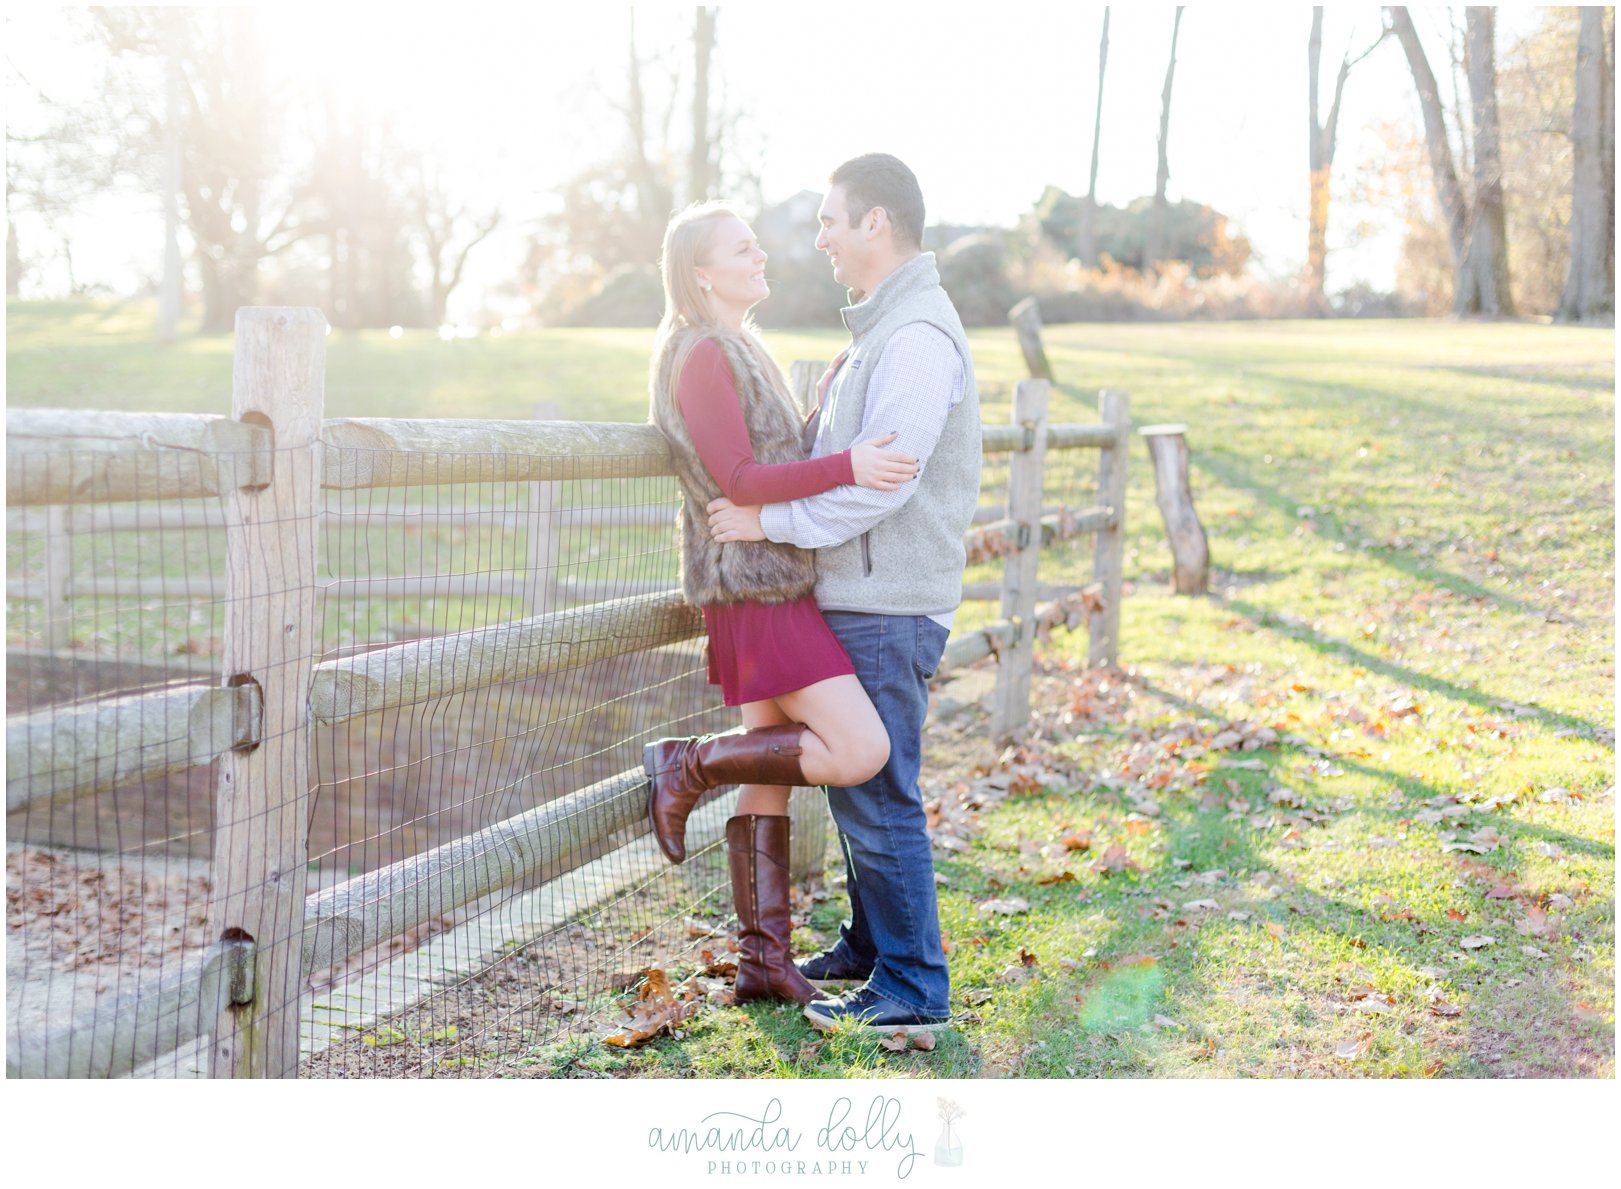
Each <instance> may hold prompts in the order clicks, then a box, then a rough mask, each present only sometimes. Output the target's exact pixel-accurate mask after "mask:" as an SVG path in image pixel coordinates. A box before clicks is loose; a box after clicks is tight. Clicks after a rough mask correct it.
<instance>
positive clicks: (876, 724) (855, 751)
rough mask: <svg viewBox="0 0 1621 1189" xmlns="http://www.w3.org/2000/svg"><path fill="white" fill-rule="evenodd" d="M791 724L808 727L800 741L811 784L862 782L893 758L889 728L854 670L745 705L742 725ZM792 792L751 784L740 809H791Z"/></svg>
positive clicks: (801, 763)
mask: <svg viewBox="0 0 1621 1189" xmlns="http://www.w3.org/2000/svg"><path fill="white" fill-rule="evenodd" d="M787 723H802V724H804V726H805V728H806V730H805V733H804V734H803V735H802V736H800V740H799V746H800V747H802V748H803V749H804V754H803V755H801V756H800V757H799V767H800V770H801V771H803V772H804V773H805V779H806V780H807V781H809V782H810V783H811V784H831V785H835V786H839V787H849V786H851V785H857V784H861V783H862V782H863V781H866V780H869V779H871V778H872V776H873V775H875V774H876V773H877V772H878V770H879V769H881V768H882V767H883V766H884V764H885V762H886V761H888V759H889V732H888V731H886V730H885V729H884V724H883V721H882V720H881V719H879V717H878V712H877V711H876V710H874V709H873V708H872V700H871V699H869V698H868V697H867V691H866V690H864V689H862V688H861V682H859V681H857V680H856V678H855V677H854V676H853V675H852V674H848V673H846V674H841V675H840V676H838V677H829V678H828V679H827V680H826V681H818V682H817V683H816V684H815V685H807V686H806V687H805V688H804V689H796V690H794V691H793V693H789V694H783V695H782V696H780V697H777V698H773V699H769V700H767V701H763V702H746V703H744V705H743V725H744V726H745V727H747V728H748V729H749V730H751V731H752V730H754V729H756V728H758V727H775V726H782V725H784V724H787ZM791 791H792V790H790V789H789V788H788V787H787V786H786V785H775V784H746V785H744V786H743V787H742V789H741V790H740V791H739V793H738V797H737V812H738V813H739V814H744V813H758V814H761V815H770V814H782V813H787V812H788V794H789V793H790V792H791Z"/></svg>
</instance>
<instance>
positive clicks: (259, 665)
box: [209, 307, 327, 1078]
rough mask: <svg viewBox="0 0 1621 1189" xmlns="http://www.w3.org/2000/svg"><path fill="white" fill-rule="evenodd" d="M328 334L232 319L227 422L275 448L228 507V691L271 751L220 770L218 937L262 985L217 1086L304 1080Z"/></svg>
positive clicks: (299, 321) (230, 756) (317, 314)
mask: <svg viewBox="0 0 1621 1189" xmlns="http://www.w3.org/2000/svg"><path fill="white" fill-rule="evenodd" d="M326 330H327V326H326V319H325V318H324V317H323V316H322V315H321V311H320V310H315V309H295V308H286V307H284V308H268V307H262V308H245V309H240V310H238V311H237V314H236V359H235V362H234V364H233V368H232V375H231V414H232V416H233V417H235V418H236V419H237V420H238V421H249V422H254V423H257V424H260V425H268V426H269V427H270V428H271V431H272V433H273V435H274V437H273V441H274V449H273V456H272V462H271V473H270V478H269V482H268V483H266V484H265V485H263V486H259V487H251V488H241V489H238V490H236V491H233V492H231V493H230V494H229V495H227V496H226V497H225V500H224V503H225V516H226V546H225V564H226V587H225V589H226V610H225V656H224V663H225V675H226V676H225V680H226V684H227V685H248V684H256V685H258V687H259V690H260V694H261V699H262V707H263V709H262V713H263V716H264V717H263V723H262V724H261V729H260V731H259V733H258V738H259V739H261V740H263V742H261V743H260V744H259V745H258V746H257V747H254V748H252V749H251V750H241V751H229V752H226V753H225V754H224V755H223V756H222V757H221V758H220V765H219V786H218V789H217V792H216V800H215V819H214V820H215V825H214V867H213V891H212V895H211V898H210V903H209V927H210V931H211V932H212V934H213V938H214V939H215V940H217V941H222V942H227V941H251V942H252V943H253V962H252V970H253V977H252V980H251V988H252V989H251V993H249V995H248V997H247V998H246V1000H243V999H241V998H235V997H233V1002H232V1003H230V1004H229V1005H228V1006H226V1007H225V1008H224V1010H223V1011H221V1013H220V1015H219V1017H218V1019H217V1020H216V1021H215V1024H214V1029H213V1039H212V1043H211V1048H210V1054H209V1072H210V1075H211V1076H213V1077H217V1078H231V1077H292V1076H295V1075H296V1073H297V1070H298V1043H299V1017H300V1007H301V1003H302V999H303V992H304V977H303V974H302V971H301V968H300V951H301V948H302V943H303V936H304V898H305V894H306V891H307V888H306V887H305V882H306V881H305V873H306V869H307V865H308V858H309V856H308V849H309V848H308V839H307V824H306V823H307V819H308V801H309V780H310V769H309V714H308V701H309V692H310V674H311V670H312V669H313V667H314V663H315V650H316V648H317V645H318V641H319V639H320V624H319V623H318V621H317V620H316V614H315V611H316V599H315V572H316V570H315V565H316V525H317V522H318V516H319V512H320V506H321V505H320V496H321V443H320V434H321V414H322V401H323V389H324V385H325V370H326Z"/></svg>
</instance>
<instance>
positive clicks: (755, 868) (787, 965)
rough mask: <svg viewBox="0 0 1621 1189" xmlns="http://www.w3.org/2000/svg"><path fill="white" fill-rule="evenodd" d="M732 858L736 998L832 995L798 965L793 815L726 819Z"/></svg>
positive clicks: (807, 999) (800, 998) (806, 999)
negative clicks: (792, 902) (791, 890)
mask: <svg viewBox="0 0 1621 1189" xmlns="http://www.w3.org/2000/svg"><path fill="white" fill-rule="evenodd" d="M726 857H727V860H728V862H729V863H730V865H731V869H732V898H733V900H735V901H736V903H737V921H738V927H737V944H738V947H739V948H740V950H741V951H742V952H741V953H740V954H738V959H737V981H736V982H735V984H734V990H735V994H736V1001H737V1002H738V1003H752V1002H755V1001H757V1000H761V999H786V1000H792V1001H793V1002H795V1003H802V1004H803V1003H809V1002H811V1001H812V1000H813V999H822V998H826V996H825V995H823V993H822V992H821V991H818V990H817V989H816V988H815V987H813V986H812V985H811V984H810V983H809V982H807V981H806V980H805V976H804V975H802V974H800V973H799V971H798V970H797V969H796V968H795V966H794V955H793V946H792V945H791V944H790V942H789V935H790V934H791V933H792V932H793V918H792V916H791V915H790V911H789V909H790V906H789V898H788V884H789V879H788V819H787V818H786V817H781V816H771V817H768V816H764V815H759V814H753V813H745V814H740V815H739V816H737V817H734V818H732V819H731V820H730V821H728V822H727V823H726Z"/></svg>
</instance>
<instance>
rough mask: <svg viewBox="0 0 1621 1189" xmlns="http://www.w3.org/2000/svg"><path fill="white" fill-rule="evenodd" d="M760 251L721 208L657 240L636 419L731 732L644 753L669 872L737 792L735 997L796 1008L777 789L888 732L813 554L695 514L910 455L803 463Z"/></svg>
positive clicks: (854, 455) (797, 984)
mask: <svg viewBox="0 0 1621 1189" xmlns="http://www.w3.org/2000/svg"><path fill="white" fill-rule="evenodd" d="M765 262H766V254H765V253H764V252H763V251H761V250H760V245H759V242H758V241H757V240H756V239H755V238H754V234H753V232H751V231H750V230H749V228H748V225H747V224H746V223H744V222H743V220H742V219H740V218H739V217H738V216H737V215H736V214H735V213H734V212H733V211H732V210H731V209H730V208H729V207H727V206H725V205H724V204H721V203H702V204H698V205H694V206H691V207H688V208H687V209H686V210H684V211H681V212H680V213H679V214H677V215H676V216H675V217H674V218H673V219H671V220H670V225H669V227H667V228H666V229H665V233H664V251H663V255H662V258H661V260H660V268H661V270H662V272H663V275H664V317H663V319H662V320H661V321H660V323H659V330H658V336H657V339H656V340H655V344H654V349H653V361H652V367H651V377H650V385H649V387H650V396H651V404H652V420H653V423H654V424H655V425H657V426H658V427H659V429H660V430H662V431H663V433H664V436H665V437H666V438H668V439H669V441H670V447H671V452H672V454H673V455H674V458H675V463H676V471H677V474H678V476H679V478H680V482H681V494H682V507H681V512H680V516H679V532H680V540H681V586H682V591H683V593H684V594H685V596H686V598H687V601H688V602H689V603H692V604H694V605H695V606H698V607H701V608H702V609H703V615H704V626H705V628H706V629H707V630H708V633H709V681H710V684H712V685H719V686H720V687H721V690H722V693H723V695H724V697H725V701H726V705H728V706H739V707H741V708H742V713H743V725H744V726H745V727H746V728H747V730H746V731H745V732H744V733H743V734H741V735H737V734H727V735H709V736H702V737H693V738H686V739H662V740H660V741H658V742H657V743H653V744H649V745H648V747H647V749H646V751H645V753H644V757H643V762H644V765H645V767H646V769H647V773H648V776H649V778H650V781H651V784H652V791H651V793H650V795H649V798H648V816H649V817H650V818H651V819H652V823H653V832H654V835H655V836H656V837H657V838H658V841H659V846H660V847H661V848H662V849H663V851H664V853H665V855H666V856H668V857H669V859H670V860H671V862H675V863H679V862H681V861H682V860H684V859H685V858H686V849H685V836H686V820H687V815H688V814H689V813H690V812H691V811H692V807H693V806H694V805H695V804H696V803H697V801H698V798H699V797H700V796H701V795H702V794H703V793H704V792H705V791H707V790H708V789H712V788H715V787H717V786H719V785H724V784H740V785H742V786H743V787H742V790H741V792H740V793H739V795H738V800H737V813H736V815H735V816H733V817H732V818H731V819H730V820H729V821H727V823H726V847H727V853H728V858H729V863H730V867H731V876H732V893H733V897H734V899H735V901H736V904H737V915H738V920H739V923H740V927H739V942H740V945H741V949H742V954H741V957H740V960H739V962H738V971H737V980H736V998H737V1001H738V1002H739V1003H746V1002H749V1001H750V1000H756V999H791V1000H795V1001H797V1002H799V1003H808V1002H810V1001H811V1000H812V999H814V998H816V997H817V996H818V995H819V994H820V992H818V991H817V990H816V988H815V987H813V986H812V985H811V984H810V983H809V982H808V981H806V979H805V978H804V976H802V975H801V974H800V973H799V971H798V970H796V969H795V968H794V964H793V958H792V953H791V951H790V947H789V931H790V928H791V921H790V917H789V902H788V816H787V814H788V794H789V792H790V790H791V789H792V788H793V787H794V786H796V785H819V784H832V785H838V786H841V787H848V786H853V785H858V784H861V783H862V782H863V781H866V780H868V779H870V778H871V777H872V776H873V775H874V774H875V773H877V772H878V771H879V770H880V769H881V768H882V767H883V765H884V763H885V762H886V761H887V760H888V758H889V736H888V734H887V732H886V731H885V729H884V725H883V723H882V721H880V719H879V718H878V713H877V711H875V710H874V709H873V706H872V702H871V701H870V700H869V699H868V697H867V694H866V691H864V690H863V689H862V688H861V683H860V682H859V681H858V680H857V679H856V677H855V670H854V668H853V667H852V666H851V664H850V658H849V656H848V655H847V654H846V653H845V651H844V648H843V646H842V645H840V644H839V642H838V640H837V639H836V638H835V637H834V635H833V633H832V631H831V630H830V629H829V628H828V626H827V623H826V622H825V621H824V620H823V619H822V614H821V612H820V611H819V610H818V609H817V607H816V599H815V594H814V592H815V587H816V570H815V563H814V560H813V558H812V555H811V554H810V553H809V552H807V551H805V550H803V549H799V548H797V547H795V546H792V545H783V544H777V543H775V542H772V541H757V542H735V543H732V544H728V545H721V544H718V543H716V542H715V541H713V540H711V539H710V536H709V529H708V520H707V516H706V514H705V508H706V506H707V505H708V503H709V502H710V501H711V500H713V499H716V498H718V497H719V496H721V495H725V496H726V497H727V498H728V499H730V500H732V501H733V502H734V503H738V504H765V503H779V502H783V501H787V500H795V499H803V498H805V497H807V496H811V495H816V494H819V493H820V492H823V491H826V490H828V489H829V488H831V487H836V486H839V485H840V484H849V483H856V484H859V485H861V486H865V487H872V488H876V489H878V490H882V491H893V490H895V489H896V488H897V487H899V486H900V485H901V484H902V483H904V482H908V481H910V480H911V479H913V478H915V477H916V475H917V460H916V459H914V458H912V457H910V456H908V455H904V454H899V453H896V452H893V451H886V450H883V449H882V447H883V446H884V445H886V444H888V443H889V442H891V441H893V440H894V435H893V434H889V435H886V436H883V437H877V438H873V439H871V440H869V441H866V442H862V443H860V444H858V445H856V446H854V447H852V448H851V449H850V450H847V451H845V452H844V453H842V454H835V455H831V456H829V457H827V458H820V459H815V460H812V461H805V460H804V451H803V448H802V447H801V445H800V430H801V424H800V419H799V415H798V414H797V412H796V411H795V409H794V406H793V402H792V401H791V400H790V399H789V396H788V392H787V385H786V383H785V382H784V381H783V377H782V372H781V370H780V369H779V368H778V367H777V365H776V364H775V363H774V362H773V361H772V359H771V356H770V355H769V354H768V353H767V352H766V349H765V345H764V344H763V343H762V342H761V341H760V338H759V334H758V333H757V331H756V330H755V327H754V325H753V322H752V320H751V319H750V317H749V311H750V309H751V308H753V306H754V305H756V304H757V303H758V302H760V301H761V300H763V299H764V298H765V297H766V296H768V295H769V293H770V289H769V287H768V286H767V285H766V280H765Z"/></svg>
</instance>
